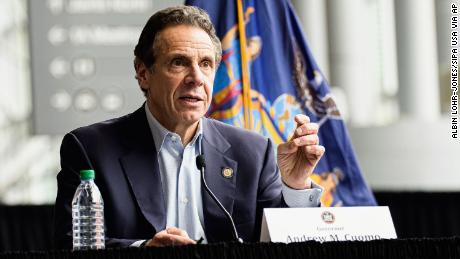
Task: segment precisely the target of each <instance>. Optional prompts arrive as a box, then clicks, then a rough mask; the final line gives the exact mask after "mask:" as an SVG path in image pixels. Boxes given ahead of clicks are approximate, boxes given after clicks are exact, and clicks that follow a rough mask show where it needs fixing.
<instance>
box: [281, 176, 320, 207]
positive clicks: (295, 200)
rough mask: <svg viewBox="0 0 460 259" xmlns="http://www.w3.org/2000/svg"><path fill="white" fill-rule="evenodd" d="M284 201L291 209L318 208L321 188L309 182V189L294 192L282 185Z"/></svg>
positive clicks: (294, 190)
mask: <svg viewBox="0 0 460 259" xmlns="http://www.w3.org/2000/svg"><path fill="white" fill-rule="evenodd" d="M281 190H282V192H283V197H284V201H285V202H286V204H287V205H288V206H289V207H291V208H305V207H319V206H320V205H321V200H320V199H321V195H322V194H323V187H321V186H319V185H318V184H316V183H315V182H313V181H311V189H304V190H296V189H292V188H290V187H289V186H287V185H286V184H284V183H283V186H282V189H281Z"/></svg>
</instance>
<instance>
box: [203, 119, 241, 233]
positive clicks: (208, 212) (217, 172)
mask: <svg viewBox="0 0 460 259" xmlns="http://www.w3.org/2000/svg"><path fill="white" fill-rule="evenodd" d="M202 122H203V143H202V146H203V153H204V156H205V159H206V169H205V179H206V182H207V184H208V186H209V188H210V189H211V191H212V192H213V193H214V194H215V195H216V197H217V198H218V199H219V201H220V202H221V203H222V205H223V206H224V207H225V209H226V210H227V211H228V212H229V213H230V215H231V214H232V212H233V203H234V198H235V191H236V177H237V169H238V163H237V162H236V161H235V160H233V159H231V158H229V157H228V156H226V155H225V152H226V151H227V150H228V149H229V148H230V147H231V145H230V144H229V143H228V142H227V140H226V139H225V138H224V137H223V136H222V134H221V133H220V132H219V131H218V130H217V128H216V127H215V126H214V125H213V124H212V121H211V120H209V119H203V120H202ZM224 168H231V169H232V170H233V172H234V173H233V176H232V177H230V178H226V177H224V176H223V174H222V170H223V169H224ZM201 194H202V200H203V216H204V222H205V226H204V227H205V232H206V237H207V239H208V241H211V242H212V241H217V240H220V241H222V240H231V238H232V232H231V231H232V230H231V225H230V222H229V221H228V220H227V218H226V217H225V214H224V212H223V211H222V210H221V209H220V208H219V207H218V206H217V204H216V203H215V202H214V201H213V200H212V198H211V197H210V196H209V194H208V193H207V192H206V191H205V189H204V187H203V186H202V188H201Z"/></svg>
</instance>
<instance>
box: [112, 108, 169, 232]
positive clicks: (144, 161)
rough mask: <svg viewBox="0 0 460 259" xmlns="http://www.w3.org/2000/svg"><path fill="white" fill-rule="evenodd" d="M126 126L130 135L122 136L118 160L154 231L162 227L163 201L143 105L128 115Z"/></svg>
mask: <svg viewBox="0 0 460 259" xmlns="http://www.w3.org/2000/svg"><path fill="white" fill-rule="evenodd" d="M128 127H129V129H128V130H127V132H130V134H128V136H126V138H125V140H126V141H125V146H126V148H127V150H128V152H127V153H126V154H125V155H123V156H122V157H120V163H121V165H122V168H123V170H124V173H125V175H126V177H127V178H128V181H129V184H130V186H131V188H132V191H133V193H134V196H135V198H136V201H137V203H138V205H139V208H140V210H141V211H142V213H143V214H144V216H145V218H146V219H147V220H148V222H150V224H152V225H153V227H154V228H155V229H156V231H161V230H163V229H165V227H166V209H165V200H164V196H163V188H162V184H161V175H160V169H159V166H158V159H157V154H156V150H155V144H154V141H153V137H152V133H151V132H150V128H149V126H148V122H147V118H146V114H145V111H144V106H142V107H141V108H140V109H138V110H137V111H136V112H134V113H133V114H132V119H131V122H130V123H128Z"/></svg>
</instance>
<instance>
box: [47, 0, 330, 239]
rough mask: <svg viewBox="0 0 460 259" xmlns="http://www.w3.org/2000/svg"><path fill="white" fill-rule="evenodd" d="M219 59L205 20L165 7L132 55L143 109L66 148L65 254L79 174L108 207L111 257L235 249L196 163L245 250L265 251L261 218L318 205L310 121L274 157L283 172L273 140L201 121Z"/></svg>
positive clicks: (61, 205)
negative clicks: (252, 244)
mask: <svg viewBox="0 0 460 259" xmlns="http://www.w3.org/2000/svg"><path fill="white" fill-rule="evenodd" d="M221 52H222V51H221V47H220V42H219V40H218V38H217V37H216V35H215V30H214V27H213V25H212V23H211V21H210V19H209V16H208V15H207V14H206V13H205V12H204V11H203V10H201V9H198V8H195V7H188V6H179V7H173V8H167V9H164V10H162V11H159V12H157V13H156V14H154V15H153V16H152V17H151V18H150V19H149V21H148V22H147V24H146V25H145V27H144V29H143V31H142V34H141V36H140V38H139V43H138V45H137V46H136V48H135V51H134V53H135V56H136V57H135V61H134V66H135V70H136V78H137V80H138V83H139V86H140V88H141V90H142V91H143V92H144V94H145V96H146V103H145V104H144V105H143V106H142V107H141V108H139V109H138V110H137V111H135V112H133V113H132V114H128V115H126V116H124V117H121V118H117V119H113V120H109V121H105V122H101V123H97V124H94V125H90V126H87V127H83V128H79V129H76V130H74V131H72V132H70V133H69V134H67V135H66V136H65V137H64V140H63V142H62V146H61V167H62V170H61V172H60V173H59V174H58V176H57V180H58V194H57V198H56V209H55V217H56V219H55V233H56V236H55V238H56V242H57V246H58V247H63V248H70V247H71V241H72V227H71V224H72V223H71V201H72V197H73V194H74V192H75V190H76V188H77V186H78V184H79V183H80V180H79V174H78V172H79V171H80V170H82V169H88V168H93V169H94V170H95V172H96V180H95V181H96V184H97V186H98V187H99V189H100V191H101V194H102V197H103V199H104V203H105V204H104V210H105V224H106V243H107V245H108V246H133V245H134V246H139V245H146V246H164V245H177V244H194V243H195V240H197V239H198V238H200V237H201V238H204V240H205V241H207V242H216V241H226V240H231V239H232V230H231V225H230V223H229V222H228V221H227V219H226V217H225V215H224V213H223V212H222V211H221V210H220V209H219V208H218V206H217V205H216V204H215V203H214V201H213V200H212V199H211V198H210V196H209V195H208V194H207V193H206V192H205V191H204V189H203V188H201V185H200V181H199V171H198V169H197V168H196V166H195V163H194V161H195V157H196V156H197V155H199V154H203V155H204V157H205V158H206V171H205V178H206V180H207V182H208V185H209V187H210V188H211V190H213V191H214V192H215V194H216V196H217V198H218V199H219V200H220V202H221V203H222V204H223V206H224V207H225V208H226V209H227V211H228V212H229V213H230V214H231V215H232V217H233V218H234V221H235V225H236V229H237V231H238V233H239V235H240V236H241V237H242V239H243V240H245V241H257V240H258V238H259V233H260V223H261V217H262V211H263V208H268V207H285V206H291V207H292V206H318V205H319V197H320V195H321V189H320V187H319V186H317V185H315V184H314V183H312V182H311V180H310V175H311V174H312V172H313V169H314V167H315V166H316V164H317V163H318V161H319V159H320V158H321V156H322V155H323V154H324V147H322V146H321V145H319V143H318V136H317V132H318V126H317V125H316V124H313V123H310V122H309V119H308V117H307V116H304V115H297V116H296V117H295V121H296V123H297V128H296V130H295V132H294V135H293V137H292V139H291V140H290V141H288V142H286V143H283V144H281V145H279V146H278V151H277V163H276V161H275V154H274V147H273V143H272V142H271V141H270V140H269V139H267V138H264V137H262V136H260V135H258V134H256V133H252V132H249V131H246V130H243V129H239V128H236V127H233V126H229V125H226V124H223V123H221V122H218V121H215V120H212V119H207V118H204V115H205V113H206V111H207V109H208V107H209V105H210V103H211V98H212V84H213V80H214V75H215V72H216V69H217V67H218V65H219V62H220V58H221ZM278 168H279V169H278ZM280 176H281V177H280Z"/></svg>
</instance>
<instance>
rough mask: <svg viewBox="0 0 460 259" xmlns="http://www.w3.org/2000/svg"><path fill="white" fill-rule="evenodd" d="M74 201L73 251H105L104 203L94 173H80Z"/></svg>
mask: <svg viewBox="0 0 460 259" xmlns="http://www.w3.org/2000/svg"><path fill="white" fill-rule="evenodd" d="M80 179H81V183H80V185H79V186H78V188H77V191H76V192H75V195H74V196H73V200H72V232H73V250H88V249H104V248H105V236H104V201H103V200H102V196H101V193H100V192H99V189H98V188H97V186H96V184H94V171H93V170H82V171H80Z"/></svg>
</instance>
